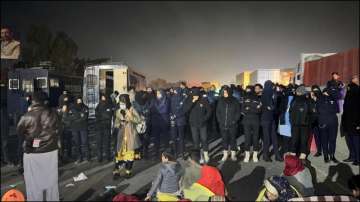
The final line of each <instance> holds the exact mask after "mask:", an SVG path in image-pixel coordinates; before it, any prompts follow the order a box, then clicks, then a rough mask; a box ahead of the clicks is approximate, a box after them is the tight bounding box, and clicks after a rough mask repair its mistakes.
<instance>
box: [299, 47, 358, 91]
mask: <svg viewBox="0 0 360 202" xmlns="http://www.w3.org/2000/svg"><path fill="white" fill-rule="evenodd" d="M332 72H338V73H339V75H340V80H341V81H343V82H344V83H349V81H350V80H351V77H352V76H353V75H359V48H354V49H351V50H349V51H346V52H342V53H337V54H335V55H331V56H328V57H324V58H321V59H319V60H314V61H309V62H305V64H304V84H305V86H311V85H315V84H316V85H320V86H323V85H326V82H327V81H328V80H330V79H331V73H332Z"/></svg>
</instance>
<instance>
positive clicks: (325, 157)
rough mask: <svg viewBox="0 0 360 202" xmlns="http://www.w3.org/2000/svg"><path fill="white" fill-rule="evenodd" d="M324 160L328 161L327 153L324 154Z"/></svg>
mask: <svg viewBox="0 0 360 202" xmlns="http://www.w3.org/2000/svg"><path fill="white" fill-rule="evenodd" d="M324 161H325V163H329V156H328V155H327V154H324Z"/></svg>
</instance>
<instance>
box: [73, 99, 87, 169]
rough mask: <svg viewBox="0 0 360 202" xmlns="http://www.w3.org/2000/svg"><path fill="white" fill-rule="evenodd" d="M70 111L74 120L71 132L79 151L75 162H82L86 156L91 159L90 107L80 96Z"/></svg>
mask: <svg viewBox="0 0 360 202" xmlns="http://www.w3.org/2000/svg"><path fill="white" fill-rule="evenodd" d="M70 111H71V112H72V120H73V121H72V124H71V132H72V136H73V139H74V142H75V146H76V148H77V152H78V154H77V161H76V162H75V164H77V163H80V162H82V161H83V160H84V158H86V161H90V155H89V142H88V116H89V108H88V107H87V106H86V105H85V104H84V103H83V102H82V99H81V98H80V97H78V98H77V99H76V103H75V104H73V105H71V107H70Z"/></svg>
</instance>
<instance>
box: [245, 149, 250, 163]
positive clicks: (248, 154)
mask: <svg viewBox="0 0 360 202" xmlns="http://www.w3.org/2000/svg"><path fill="white" fill-rule="evenodd" d="M249 159H250V152H249V151H245V158H244V162H245V163H248V162H249Z"/></svg>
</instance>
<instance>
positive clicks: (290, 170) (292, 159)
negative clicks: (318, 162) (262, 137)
mask: <svg viewBox="0 0 360 202" xmlns="http://www.w3.org/2000/svg"><path fill="white" fill-rule="evenodd" d="M284 162H285V168H284V175H285V176H294V175H296V174H297V173H298V172H301V171H303V170H304V169H305V167H304V165H303V163H302V161H301V160H300V159H299V158H298V157H297V156H295V155H286V156H285V159H284Z"/></svg>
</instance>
